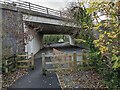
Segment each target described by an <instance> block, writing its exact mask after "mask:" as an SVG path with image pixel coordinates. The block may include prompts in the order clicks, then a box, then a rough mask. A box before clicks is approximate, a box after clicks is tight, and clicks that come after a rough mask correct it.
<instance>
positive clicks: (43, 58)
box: [42, 53, 46, 75]
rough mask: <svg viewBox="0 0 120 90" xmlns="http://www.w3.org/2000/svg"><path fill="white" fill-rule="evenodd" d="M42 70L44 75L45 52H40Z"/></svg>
mask: <svg viewBox="0 0 120 90" xmlns="http://www.w3.org/2000/svg"><path fill="white" fill-rule="evenodd" d="M42 71H43V75H46V70H45V53H42Z"/></svg>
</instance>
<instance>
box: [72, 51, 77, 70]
mask: <svg viewBox="0 0 120 90" xmlns="http://www.w3.org/2000/svg"><path fill="white" fill-rule="evenodd" d="M73 60H74V71H77V53H76V52H74V53H73Z"/></svg>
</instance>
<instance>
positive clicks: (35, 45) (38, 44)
mask: <svg viewBox="0 0 120 90" xmlns="http://www.w3.org/2000/svg"><path fill="white" fill-rule="evenodd" d="M26 31H28V28H25V25H24V32H26ZM32 33H34V34H33V39H32V40H30V41H28V43H27V45H25V52H28V54H31V53H33V54H34V55H35V54H36V53H37V52H38V51H39V50H40V49H42V48H43V34H41V33H37V32H35V31H33V32H32Z"/></svg>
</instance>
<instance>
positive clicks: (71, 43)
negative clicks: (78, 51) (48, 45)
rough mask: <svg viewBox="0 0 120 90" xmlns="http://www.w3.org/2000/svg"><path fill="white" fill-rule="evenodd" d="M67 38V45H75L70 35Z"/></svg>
mask: <svg viewBox="0 0 120 90" xmlns="http://www.w3.org/2000/svg"><path fill="white" fill-rule="evenodd" d="M68 37H69V43H70V45H75V44H74V39H73V37H72V36H70V35H68Z"/></svg>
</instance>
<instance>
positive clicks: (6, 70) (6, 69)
mask: <svg viewBox="0 0 120 90" xmlns="http://www.w3.org/2000/svg"><path fill="white" fill-rule="evenodd" d="M7 65H8V62H7V60H5V73H8V66H7Z"/></svg>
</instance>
